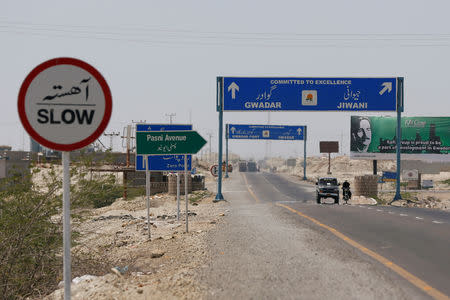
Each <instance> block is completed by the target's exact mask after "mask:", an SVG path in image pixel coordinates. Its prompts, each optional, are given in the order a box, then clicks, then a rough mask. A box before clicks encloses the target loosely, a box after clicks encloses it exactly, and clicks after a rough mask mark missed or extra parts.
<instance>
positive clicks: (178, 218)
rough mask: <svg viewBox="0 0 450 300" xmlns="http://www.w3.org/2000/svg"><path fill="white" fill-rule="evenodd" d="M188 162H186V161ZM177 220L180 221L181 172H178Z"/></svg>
mask: <svg viewBox="0 0 450 300" xmlns="http://www.w3.org/2000/svg"><path fill="white" fill-rule="evenodd" d="M185 164H186V162H185ZM177 221H180V173H179V172H177Z"/></svg>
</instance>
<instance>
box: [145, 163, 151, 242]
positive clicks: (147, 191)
mask: <svg viewBox="0 0 450 300" xmlns="http://www.w3.org/2000/svg"><path fill="white" fill-rule="evenodd" d="M148 157H149V155H147V157H146V163H145V166H146V168H145V196H146V199H147V228H148V239H149V240H150V239H151V238H152V236H151V234H150V192H151V190H150V175H151V173H150V170H149V168H148Z"/></svg>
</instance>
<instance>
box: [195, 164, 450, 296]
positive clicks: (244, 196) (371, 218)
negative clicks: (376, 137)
mask: <svg viewBox="0 0 450 300" xmlns="http://www.w3.org/2000/svg"><path fill="white" fill-rule="evenodd" d="M314 190H315V187H314V186H312V185H311V184H306V183H303V182H301V181H296V180H294V179H292V178H287V177H286V176H281V175H278V174H271V173H249V172H247V173H239V172H236V173H233V174H232V176H231V178H230V179H227V180H226V181H225V182H224V196H225V199H226V200H227V201H229V202H230V204H231V212H230V216H228V219H227V220H226V224H225V225H224V228H222V229H221V230H220V231H218V232H215V233H213V234H212V235H211V237H210V242H211V255H212V258H213V259H212V263H211V265H209V266H208V267H207V268H205V270H204V272H203V279H204V280H205V282H208V284H209V286H210V298H211V299H212V298H214V299H230V298H236V297H237V298H241V299H273V298H277V299H433V298H434V299H449V295H450V284H449V283H450V214H449V213H448V212H443V211H434V210H430V209H411V208H409V209H408V208H398V207H383V206H369V205H367V206H366V205H358V206H350V205H336V204H331V203H332V202H333V201H332V199H325V201H324V202H325V203H324V204H320V205H319V204H316V203H315V195H314Z"/></svg>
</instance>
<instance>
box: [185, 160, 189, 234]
mask: <svg viewBox="0 0 450 300" xmlns="http://www.w3.org/2000/svg"><path fill="white" fill-rule="evenodd" d="M186 156H187V155H186V154H185V155H184V199H185V200H186V232H189V226H188V224H189V211H188V169H187V157H186Z"/></svg>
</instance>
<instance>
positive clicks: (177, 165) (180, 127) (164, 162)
mask: <svg viewBox="0 0 450 300" xmlns="http://www.w3.org/2000/svg"><path fill="white" fill-rule="evenodd" d="M185 130H192V125H191V124H137V125H136V132H142V131H143V132H149V131H185ZM187 157H188V165H187V167H188V170H191V168H192V155H190V154H189V155H188V156H187ZM135 169H136V171H145V160H144V155H140V154H136V168H135ZM149 171H184V155H151V156H149Z"/></svg>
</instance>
